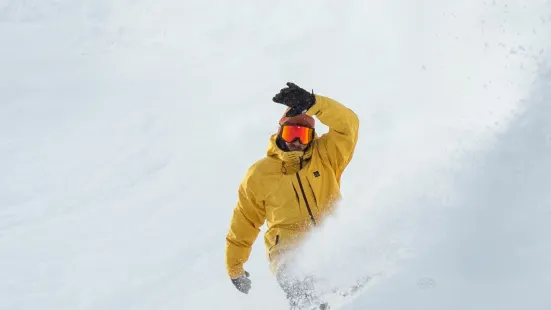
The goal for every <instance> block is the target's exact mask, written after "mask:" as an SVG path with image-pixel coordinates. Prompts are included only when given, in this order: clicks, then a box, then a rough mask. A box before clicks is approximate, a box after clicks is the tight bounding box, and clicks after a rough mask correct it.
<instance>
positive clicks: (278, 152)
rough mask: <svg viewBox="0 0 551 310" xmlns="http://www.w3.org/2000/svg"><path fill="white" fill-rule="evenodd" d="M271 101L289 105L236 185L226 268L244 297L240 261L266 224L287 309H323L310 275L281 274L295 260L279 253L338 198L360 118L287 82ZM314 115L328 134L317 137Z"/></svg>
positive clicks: (268, 248)
mask: <svg viewBox="0 0 551 310" xmlns="http://www.w3.org/2000/svg"><path fill="white" fill-rule="evenodd" d="M272 100H273V101H274V102H276V103H279V104H283V105H285V106H287V107H288V108H287V110H286V111H285V113H284V115H283V117H282V118H281V119H280V121H279V129H278V132H277V133H276V134H273V135H272V136H271V138H270V142H269V147H268V151H267V156H266V157H264V158H262V159H260V160H258V161H257V162H256V163H254V164H253V165H252V166H251V167H250V168H249V169H248V171H247V173H246V174H245V177H244V178H243V180H242V183H241V185H240V186H239V190H238V201H237V205H236V206H235V209H234V212H233V216H232V219H231V222H230V227H229V231H228V234H227V236H226V252H225V262H226V268H227V272H228V275H229V277H230V278H231V281H232V283H233V284H234V285H235V287H236V288H237V289H238V290H239V291H241V292H243V293H245V294H247V293H248V292H249V289H250V288H251V280H250V279H249V273H248V272H247V271H245V270H244V268H243V264H244V263H245V262H247V260H248V259H249V255H250V253H251V249H252V245H253V243H254V241H255V240H256V238H257V236H258V234H259V232H260V227H261V226H262V225H263V224H264V222H265V221H266V222H267V231H266V233H265V234H264V243H265V247H266V254H267V257H268V260H269V262H270V268H271V270H272V272H273V273H274V274H275V275H276V279H277V281H278V283H279V285H280V286H281V288H282V289H283V291H284V292H285V293H286V295H287V299H288V300H289V304H290V306H291V309H300V307H301V305H303V304H310V303H317V304H318V305H319V309H328V306H327V304H325V303H323V301H320V300H316V298H317V297H316V296H315V293H314V292H313V288H312V284H311V281H309V279H297V278H296V277H294V276H292V275H291V274H290V273H288V272H286V270H287V267H288V266H289V264H292V262H291V261H289V260H287V259H286V256H287V255H284V254H286V253H289V252H290V251H291V250H293V249H295V248H296V247H297V246H298V244H299V243H300V241H301V239H302V238H303V237H304V236H305V235H306V234H307V233H308V231H309V230H310V229H311V228H312V227H314V226H316V225H319V224H320V223H321V222H322V221H323V219H324V217H325V216H327V215H329V214H330V213H331V211H332V210H333V208H334V207H335V202H336V201H337V200H338V199H340V197H341V194H340V179H341V175H342V173H343V171H344V169H345V168H346V166H347V165H348V164H349V162H350V160H351V159H352V155H353V153H354V149H355V147H356V142H357V140H358V128H359V120H358V117H357V116H356V114H355V113H354V112H352V111H351V110H350V109H348V108H347V107H345V106H344V105H342V104H340V103H338V102H337V101H335V100H333V99H330V98H327V97H323V96H320V95H316V94H314V93H313V92H312V93H310V92H308V91H306V90H304V89H302V88H300V87H298V86H297V85H295V84H293V83H290V82H289V83H287V87H285V88H283V89H281V91H280V92H279V93H278V94H276V95H275V96H274V97H273V99H272ZM312 116H316V117H317V118H318V119H319V120H320V121H321V122H322V123H323V124H325V125H327V127H329V132H328V133H326V134H324V135H322V136H321V137H318V135H317V134H316V133H315V120H314V118H313V117H312Z"/></svg>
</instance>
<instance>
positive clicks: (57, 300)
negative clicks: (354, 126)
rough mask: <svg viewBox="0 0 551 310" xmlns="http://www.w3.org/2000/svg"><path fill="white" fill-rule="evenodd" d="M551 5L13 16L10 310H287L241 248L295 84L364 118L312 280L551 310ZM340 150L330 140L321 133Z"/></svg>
mask: <svg viewBox="0 0 551 310" xmlns="http://www.w3.org/2000/svg"><path fill="white" fill-rule="evenodd" d="M550 25H551V2H550V1H548V0H525V1H518V0H517V1H513V0H502V1H487V2H485V1H475V0H468V1H463V2H461V3H457V1H429V0H423V1H416V2H415V3H413V2H411V1H405V0H395V1H386V2H384V3H378V2H375V1H340V2H329V1H313V0H308V1H301V2H299V3H295V1H288V0H285V1H279V2H276V3H269V4H268V3H266V4H261V3H258V2H256V1H252V0H247V1H242V2H240V3H239V5H238V6H236V5H235V3H232V2H229V1H221V0H216V1H210V2H209V3H205V2H202V1H185V2H182V1H175V0H160V1H155V2H154V3H153V2H146V1H125V0H116V1H107V0H80V1H78V0H77V1H67V0H57V1H54V0H25V1H16V0H4V1H0V42H1V45H0V85H1V86H0V171H1V172H2V173H1V175H2V177H1V178H0V309H10V310H11V309H56V310H63V309H71V310H74V309H219V308H224V309H259V308H262V309H284V308H285V300H284V296H283V294H282V293H281V292H280V290H279V289H278V287H277V284H276V283H275V281H274V279H273V277H272V276H271V274H270V273H269V271H268V267H267V262H266V259H265V257H264V249H263V244H262V240H261V239H260V238H259V242H257V243H256V244H255V247H254V248H253V254H252V257H251V260H250V262H249V263H248V264H247V265H246V269H247V270H248V271H249V272H251V274H252V279H253V290H252V291H251V293H250V294H249V295H247V296H245V295H242V294H239V293H238V292H237V291H236V290H235V289H234V288H233V286H232V285H231V283H230V281H229V280H228V279H227V276H226V274H225V269H224V264H223V256H224V255H223V254H224V253H223V251H224V241H225V240H224V237H225V234H226V231H227V227H228V223H229V219H230V216H231V212H232V209H233V207H234V203H235V199H236V189H237V186H238V184H239V182H240V180H241V178H242V177H243V174H244V172H245V170H246V169H247V167H248V166H249V165H250V164H252V163H253V162H254V161H255V160H256V159H258V158H260V157H262V156H264V154H265V149H266V146H267V142H268V141H267V139H268V136H269V135H270V134H271V133H272V132H274V130H276V126H277V120H278V119H279V117H280V114H281V113H282V112H283V109H284V108H283V107H281V106H278V105H277V104H275V103H273V102H271V98H272V96H273V94H274V93H275V92H277V91H278V90H279V89H280V88H281V87H283V86H284V83H285V82H287V81H288V80H292V81H295V82H296V83H297V84H298V85H301V86H303V87H306V88H313V89H314V90H315V91H316V92H317V93H320V94H323V95H327V96H330V97H333V98H335V99H337V100H339V101H341V102H343V103H345V104H346V105H348V106H349V107H350V108H352V109H353V110H354V111H356V112H357V114H358V115H359V117H360V120H361V122H362V125H361V129H360V130H361V132H360V142H359V144H358V147H357V151H356V155H355V157H354V160H353V162H352V163H351V165H350V166H349V168H348V170H347V171H346V172H345V175H344V177H343V182H342V187H343V188H342V190H343V194H344V199H343V201H342V202H341V207H340V209H339V212H338V213H337V214H336V215H335V216H334V217H333V218H331V219H329V220H328V222H327V223H326V225H324V226H323V227H320V228H319V229H318V230H316V231H315V232H314V234H313V235H312V238H311V240H309V242H308V243H307V244H305V246H304V253H303V254H302V256H301V261H300V264H299V266H297V267H298V269H299V270H300V271H314V272H316V273H317V274H320V275H322V276H323V277H325V278H327V279H328V280H330V281H332V282H334V283H339V282H341V281H342V282H345V283H346V282H348V281H351V280H352V279H354V278H355V277H357V276H358V275H364V274H378V275H379V277H378V281H377V282H374V285H373V286H372V287H370V288H369V290H366V291H365V292H364V293H363V294H362V295H361V296H360V297H359V298H358V299H357V300H354V301H353V302H352V303H350V304H349V305H348V308H349V309H404V308H405V307H408V309H419V308H423V309H442V308H450V309H456V308H457V309H460V308H461V309H464V308H469V309H494V308H495V309H498V308H499V309H520V308H526V309H548V308H549V307H550V306H551V300H550V299H549V297H548V294H546V292H547V291H549V289H550V288H551V283H550V280H549V279H551V265H550V262H551V257H550V256H551V248H550V245H551V240H550V238H551V237H550V236H551V231H550V229H549V228H548V227H547V225H546V224H547V223H549V221H550V220H551V212H550V210H551V196H550V189H549V188H550V187H549V184H550V183H551V182H550V181H551V180H550V179H549V175H550V172H551V171H550V170H551V162H550V160H549V158H551V128H550V124H551V122H550V121H551V119H550V118H551V111H550V109H551V107H550V102H551V97H550V96H551V93H550V92H549V89H551V87H550V86H551V76H550V73H549V72H551V71H550V70H551V63H550V62H549V55H550V54H549V48H550V47H551V27H550ZM323 130H325V128H324V127H323V126H320V131H323Z"/></svg>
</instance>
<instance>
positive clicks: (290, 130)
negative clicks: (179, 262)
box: [279, 125, 314, 144]
mask: <svg viewBox="0 0 551 310" xmlns="http://www.w3.org/2000/svg"><path fill="white" fill-rule="evenodd" d="M279 135H280V137H281V139H283V141H285V142H287V143H291V142H293V141H295V139H299V140H300V142H301V143H302V144H308V143H310V142H311V141H312V140H313V139H314V128H310V127H304V126H294V125H283V126H281V132H280V134H279Z"/></svg>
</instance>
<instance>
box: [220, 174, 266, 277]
mask: <svg viewBox="0 0 551 310" xmlns="http://www.w3.org/2000/svg"><path fill="white" fill-rule="evenodd" d="M258 189H259V186H258V185H257V184H256V183H254V182H253V181H252V178H251V169H249V172H248V173H247V175H246V176H245V178H244V180H243V181H242V183H241V185H240V186H239V190H238V200H237V205H236V206H235V209H234V211H233V216H232V219H231V222H230V228H229V231H228V234H227V235H226V253H225V259H226V269H227V272H228V275H229V276H230V278H232V279H235V278H238V277H240V276H241V275H243V274H244V273H245V271H244V269H243V264H244V263H245V262H247V260H248V259H249V255H250V254H251V249H252V245H253V243H254V241H255V240H256V238H257V236H258V233H259V232H260V227H261V226H262V225H263V224H264V221H265V218H266V210H265V208H264V204H263V202H262V201H258V200H257V196H255V190H258Z"/></svg>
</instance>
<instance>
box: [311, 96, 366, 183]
mask: <svg viewBox="0 0 551 310" xmlns="http://www.w3.org/2000/svg"><path fill="white" fill-rule="evenodd" d="M306 114H308V115H310V116H316V117H317V118H318V119H319V120H320V121H321V122H322V123H323V124H324V125H326V126H327V127H329V132H328V133H326V134H324V135H323V136H321V137H320V138H319V139H318V143H319V147H320V151H321V153H322V155H325V157H326V159H327V160H328V161H329V163H330V164H331V167H332V168H333V169H334V170H335V174H336V176H337V180H339V181H340V178H341V175H342V173H343V171H344V169H345V168H346V166H347V165H348V164H349V163H350V160H352V155H353V154H354V149H355V148H356V142H357V141H358V129H359V126H360V121H359V119H358V116H357V115H356V114H355V113H354V112H353V111H352V110H350V109H348V108H347V107H345V106H344V105H342V104H341V103H339V102H337V101H335V100H333V99H330V98H327V97H323V96H319V95H316V103H315V104H314V105H313V106H312V107H311V108H310V109H309V110H308V111H307V112H306Z"/></svg>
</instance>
